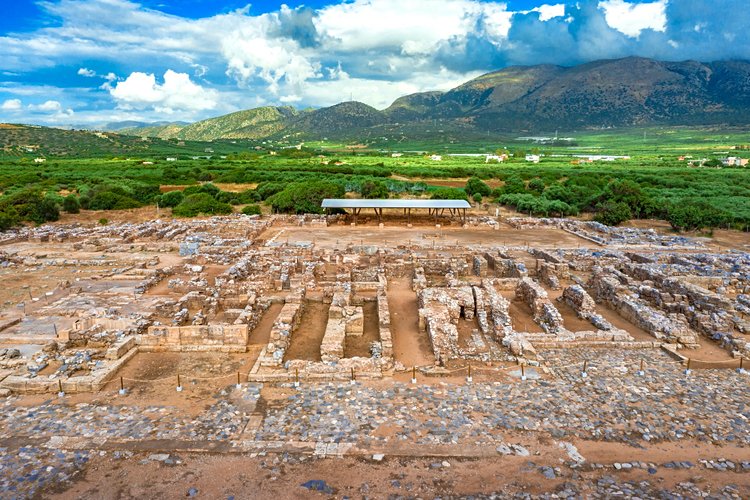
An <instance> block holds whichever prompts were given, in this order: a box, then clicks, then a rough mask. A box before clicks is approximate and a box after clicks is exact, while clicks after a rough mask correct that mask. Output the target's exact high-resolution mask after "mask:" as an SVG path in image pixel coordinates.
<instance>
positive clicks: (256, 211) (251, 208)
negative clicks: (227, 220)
mask: <svg viewBox="0 0 750 500" xmlns="http://www.w3.org/2000/svg"><path fill="white" fill-rule="evenodd" d="M242 213H243V214H245V215H261V211H260V205H248V206H246V207H244V208H243V209H242Z"/></svg>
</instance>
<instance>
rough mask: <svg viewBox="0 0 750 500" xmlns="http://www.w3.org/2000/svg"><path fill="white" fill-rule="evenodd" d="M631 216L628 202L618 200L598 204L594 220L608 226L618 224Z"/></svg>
mask: <svg viewBox="0 0 750 500" xmlns="http://www.w3.org/2000/svg"><path fill="white" fill-rule="evenodd" d="M632 218H633V212H631V210H630V207H629V206H628V204H627V203H624V202H621V201H618V202H607V203H604V204H602V205H599V207H598V212H597V213H596V216H595V217H594V220H595V221H597V222H601V223H602V224H606V225H608V226H618V225H620V224H622V223H623V222H625V221H627V220H630V219H632Z"/></svg>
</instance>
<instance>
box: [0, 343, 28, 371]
mask: <svg viewBox="0 0 750 500" xmlns="http://www.w3.org/2000/svg"><path fill="white" fill-rule="evenodd" d="M26 362H27V360H26V359H24V358H23V357H22V356H21V351H20V350H18V349H16V348H14V347H3V348H2V349H0V369H6V370H15V369H17V368H20V367H21V366H23V365H25V364H26Z"/></svg>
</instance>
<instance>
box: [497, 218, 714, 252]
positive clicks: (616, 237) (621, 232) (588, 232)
mask: <svg viewBox="0 0 750 500" xmlns="http://www.w3.org/2000/svg"><path fill="white" fill-rule="evenodd" d="M505 221H506V222H507V223H508V224H510V225H511V226H512V227H514V228H516V229H534V228H538V227H554V228H557V229H562V230H564V231H567V232H570V233H573V234H575V235H576V236H580V237H581V238H584V239H586V240H589V241H592V242H594V243H597V244H599V245H658V246H660V247H686V248H702V247H703V246H704V245H703V243H702V242H701V241H700V240H697V239H695V238H687V237H684V236H672V235H660V234H659V233H657V232H656V231H655V230H653V229H640V228H633V227H615V226H607V225H605V224H601V223H599V222H595V221H580V220H574V219H554V218H536V217H509V218H507V219H505Z"/></svg>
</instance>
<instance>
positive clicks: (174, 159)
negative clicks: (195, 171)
mask: <svg viewBox="0 0 750 500" xmlns="http://www.w3.org/2000/svg"><path fill="white" fill-rule="evenodd" d="M167 161H177V158H167Z"/></svg>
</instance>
